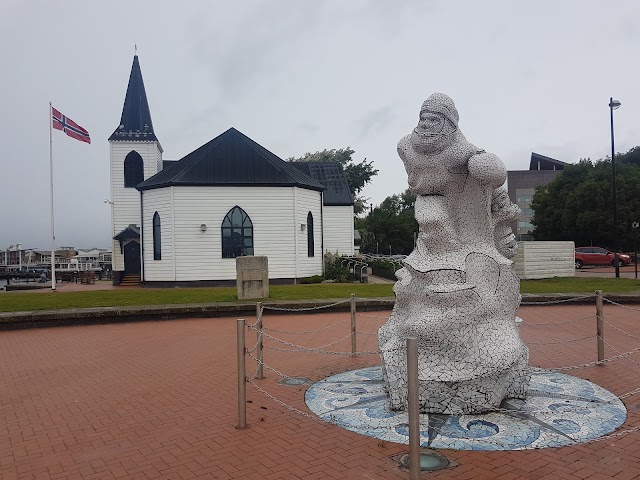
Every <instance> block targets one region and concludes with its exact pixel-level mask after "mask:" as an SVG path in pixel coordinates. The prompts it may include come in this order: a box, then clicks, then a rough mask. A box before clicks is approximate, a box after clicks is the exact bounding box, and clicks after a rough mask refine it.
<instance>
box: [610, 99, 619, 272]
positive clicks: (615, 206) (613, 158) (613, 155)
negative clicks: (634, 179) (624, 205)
mask: <svg viewBox="0 0 640 480" xmlns="http://www.w3.org/2000/svg"><path fill="white" fill-rule="evenodd" d="M620 105H621V103H620V102H619V101H618V100H614V99H613V97H610V98H609V112H610V113H611V171H612V175H613V230H614V232H613V235H614V236H613V241H614V245H613V247H614V254H613V263H614V264H615V268H616V278H620V261H619V259H618V202H617V195H616V151H615V147H614V142H613V111H614V110H616V109H618V108H620Z"/></svg>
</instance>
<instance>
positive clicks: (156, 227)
mask: <svg viewBox="0 0 640 480" xmlns="http://www.w3.org/2000/svg"><path fill="white" fill-rule="evenodd" d="M160 239H161V236H160V215H159V214H158V212H156V213H154V214H153V259H154V260H161V259H162V247H161V243H160Z"/></svg>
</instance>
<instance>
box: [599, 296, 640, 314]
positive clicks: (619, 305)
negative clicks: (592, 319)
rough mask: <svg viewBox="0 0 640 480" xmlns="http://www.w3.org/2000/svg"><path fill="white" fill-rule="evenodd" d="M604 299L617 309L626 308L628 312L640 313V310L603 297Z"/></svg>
mask: <svg viewBox="0 0 640 480" xmlns="http://www.w3.org/2000/svg"><path fill="white" fill-rule="evenodd" d="M602 299H603V300H604V301H605V302H607V303H610V304H611V305H615V306H617V307H622V308H626V309H627V310H633V311H635V312H640V308H633V307H627V306H626V305H623V304H622V303H618V302H614V301H613V300H609V299H608V298H607V297H602Z"/></svg>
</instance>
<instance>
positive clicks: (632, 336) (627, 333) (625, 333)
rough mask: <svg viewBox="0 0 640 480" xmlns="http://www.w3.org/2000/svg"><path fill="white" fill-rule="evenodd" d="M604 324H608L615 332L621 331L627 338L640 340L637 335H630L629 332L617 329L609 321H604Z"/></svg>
mask: <svg viewBox="0 0 640 480" xmlns="http://www.w3.org/2000/svg"><path fill="white" fill-rule="evenodd" d="M604 323H606V324H607V325H609V326H610V327H613V329H614V330H617V331H619V332H620V333H622V334H624V335H626V336H627V337H631V338H635V339H636V340H640V337H636V336H635V335H632V334H630V333H629V332H625V331H624V330H622V329H621V328H619V327H616V326H615V325H614V324H613V323H611V322H608V321H607V320H604Z"/></svg>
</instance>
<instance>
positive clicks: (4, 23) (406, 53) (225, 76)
mask: <svg viewBox="0 0 640 480" xmlns="http://www.w3.org/2000/svg"><path fill="white" fill-rule="evenodd" d="M610 8H611V7H610V6H609V5H607V4H604V3H602V2H597V1H596V0H587V1H585V0H568V1H566V2H555V3H549V4H547V3H543V4H540V3H536V2H529V3H527V2H524V3H523V2H512V1H510V0H495V1H491V2H475V1H461V2H444V1H430V2H423V1H418V0H415V1H403V2H380V1H377V0H353V1H349V2H344V1H338V0H327V1H323V2H300V1H298V0H277V1H266V0H247V1H243V2H237V1H230V0H228V1H217V2H208V1H204V0H194V1H190V2H184V3H182V4H179V5H178V4H176V3H175V2H168V1H166V0H162V1H150V0H149V1H140V2H133V3H132V2H127V1H124V0H114V1H112V2H109V3H90V2H89V3H88V2H80V1H79V0H69V1H68V2H67V3H66V4H65V8H64V9H61V8H59V6H58V5H57V4H54V3H51V2H47V1H44V0H35V1H32V2H9V3H8V4H7V5H4V6H3V15H2V17H0V58H2V61H3V73H4V75H3V82H2V86H3V88H2V89H0V103H1V104H2V106H3V113H4V115H3V116H2V117H0V132H2V133H1V134H0V138H1V140H2V145H3V148H4V152H3V155H2V157H1V160H0V172H2V173H0V179H1V180H2V188H1V189H0V204H1V205H3V208H2V209H0V248H2V247H4V246H6V245H8V244H10V243H16V242H22V243H24V244H25V245H29V246H37V247H41V248H47V246H48V244H49V174H48V159H49V151H48V140H49V139H48V125H47V122H48V118H47V117H48V115H47V106H48V102H49V100H51V101H53V102H54V105H55V106H56V107H57V108H59V109H60V110H61V111H63V112H64V113H65V114H67V115H68V116H70V117H71V118H72V119H74V120H76V121H77V122H78V123H79V124H80V125H82V126H84V127H86V128H87V129H88V130H89V131H90V133H91V135H92V139H93V143H92V145H91V146H89V145H85V144H81V143H79V142H76V141H74V140H72V139H70V138H67V137H65V136H64V135H63V134H61V133H60V132H54V134H56V136H55V137H54V161H55V185H56V192H55V198H56V201H55V207H56V231H57V238H58V244H63V245H75V246H78V247H90V246H106V245H109V243H110V241H109V230H110V225H109V222H110V220H109V218H110V217H109V208H108V205H105V204H104V203H103V200H104V199H105V198H107V197H108V196H109V146H108V144H107V141H106V139H107V138H108V136H109V135H110V133H111V132H112V131H113V130H114V129H115V127H116V126H117V124H118V120H119V118H120V113H121V109H122V102H123V100H124V93H125V89H126V85H127V80H128V75H129V69H130V67H131V60H132V56H133V45H134V43H137V44H138V52H139V55H140V62H141V66H142V72H143V75H144V79H145V85H146V89H147V95H148V98H149V103H150V107H151V114H152V116H153V122H154V127H155V129H156V132H157V133H158V135H159V138H160V141H161V143H162V146H163V147H164V149H165V158H167V159H177V158H181V157H182V156H184V155H185V154H187V153H189V152H191V151H192V150H194V149H195V148H197V147H198V146H200V145H201V144H202V143H204V142H206V141H208V140H210V139H211V138H213V137H215V136H216V135H218V134H220V133H221V132H223V131H224V130H226V129H227V128H229V127H231V126H234V127H236V128H238V129H240V130H241V131H243V132H244V133H246V134H247V135H249V136H250V137H252V138H254V139H255V140H256V141H257V142H259V143H261V144H263V145H264V146H265V147H266V148H268V149H270V150H272V151H273V152H274V153H276V154H277V155H279V156H280V157H283V158H286V157H289V156H298V155H301V154H303V153H305V152H313V151H316V150H322V149H324V148H341V147H345V146H347V145H350V146H351V147H352V148H354V149H355V150H356V158H358V159H362V158H365V157H366V158H367V159H368V160H371V161H373V162H374V164H375V167H376V168H378V169H379V170H380V174H379V176H378V177H377V179H376V180H374V183H373V184H372V185H371V186H369V187H367V188H366V189H365V191H364V192H363V193H364V194H365V195H366V196H369V197H371V198H372V201H373V202H374V203H379V202H381V201H382V200H383V199H384V198H385V197H386V196H387V195H391V194H393V193H398V192H400V191H403V190H404V189H405V188H406V175H405V173H404V169H403V167H402V164H401V162H400V160H399V159H398V158H397V154H396V152H395V149H396V143H397V141H398V139H399V138H400V137H401V136H402V135H404V134H406V133H407V132H408V131H410V129H411V128H413V126H414V124H415V119H416V118H417V113H418V109H419V107H420V104H421V102H422V101H423V100H424V99H425V98H426V97H427V96H428V95H429V94H430V93H432V92H434V91H442V92H445V93H448V94H449V95H451V96H452V97H453V98H454V100H455V101H456V104H457V106H458V109H459V111H460V117H461V128H462V129H463V132H464V133H465V135H466V136H467V138H468V139H469V140H470V141H471V142H473V143H475V144H477V145H479V146H482V147H484V148H487V149H488V150H490V151H493V152H495V153H497V154H498V155H500V156H501V158H502V159H503V161H504V162H505V164H506V165H507V167H508V168H510V169H516V168H527V167H528V163H529V155H530V153H531V151H536V152H538V153H541V154H543V155H548V156H552V157H556V158H558V159H560V160H565V161H577V159H579V158H580V157H585V156H590V157H591V158H594V159H595V158H600V157H604V156H605V155H607V154H608V153H609V152H608V149H609V124H608V122H609V117H608V108H607V102H608V99H609V96H615V97H618V98H619V99H620V100H621V101H622V107H621V108H620V109H619V110H617V111H616V145H617V147H618V149H619V150H620V151H625V150H627V149H629V148H631V147H633V146H635V145H637V144H639V143H640V141H639V140H638V130H637V125H640V90H638V89H637V79H638V78H639V76H640V75H639V72H638V68H637V62H636V60H635V59H636V56H637V52H636V46H637V44H638V36H639V33H638V32H640V4H638V3H637V2H636V1H635V0H621V1H618V2H616V13H615V15H616V18H617V19H618V22H617V24H616V26H615V28H609V29H607V30H606V32H605V31H603V23H602V19H603V18H610V15H611V12H610ZM541 26H544V32H542V30H541Z"/></svg>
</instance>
